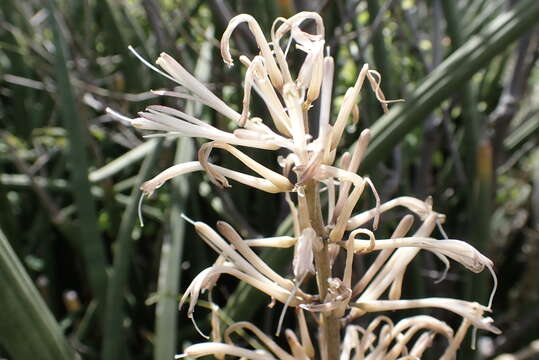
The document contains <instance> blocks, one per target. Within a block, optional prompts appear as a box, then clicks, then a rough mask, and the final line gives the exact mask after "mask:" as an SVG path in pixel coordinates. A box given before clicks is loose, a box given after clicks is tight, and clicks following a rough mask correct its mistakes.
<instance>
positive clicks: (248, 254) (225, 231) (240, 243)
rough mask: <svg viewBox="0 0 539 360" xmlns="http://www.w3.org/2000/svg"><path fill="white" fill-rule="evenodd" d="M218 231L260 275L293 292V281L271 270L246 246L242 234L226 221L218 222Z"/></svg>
mask: <svg viewBox="0 0 539 360" xmlns="http://www.w3.org/2000/svg"><path fill="white" fill-rule="evenodd" d="M217 229H218V230H219V232H220V233H221V234H222V235H223V236H224V237H226V238H227V240H228V241H230V242H231V243H232V245H234V247H235V248H236V249H237V251H239V253H240V254H241V255H242V256H243V257H244V258H245V259H246V260H247V261H248V262H249V263H250V264H251V265H253V267H254V268H255V269H257V270H258V271H259V272H260V273H262V274H263V275H264V276H266V277H267V278H268V279H270V280H272V281H274V282H276V283H277V284H279V285H280V286H282V287H284V288H286V289H288V290H292V288H293V287H294V284H293V283H292V281H290V280H287V279H285V278H283V277H282V276H280V275H279V274H277V273H276V272H275V271H273V269H271V268H270V267H269V266H268V265H267V264H266V263H265V262H264V260H262V259H261V258H260V257H259V256H258V255H257V254H256V253H255V252H254V251H253V250H251V248H250V247H249V246H248V245H247V244H246V242H245V241H244V240H243V239H242V238H241V236H240V234H238V232H237V231H236V230H234V228H233V227H232V226H230V225H229V224H227V223H226V222H224V221H218V222H217Z"/></svg>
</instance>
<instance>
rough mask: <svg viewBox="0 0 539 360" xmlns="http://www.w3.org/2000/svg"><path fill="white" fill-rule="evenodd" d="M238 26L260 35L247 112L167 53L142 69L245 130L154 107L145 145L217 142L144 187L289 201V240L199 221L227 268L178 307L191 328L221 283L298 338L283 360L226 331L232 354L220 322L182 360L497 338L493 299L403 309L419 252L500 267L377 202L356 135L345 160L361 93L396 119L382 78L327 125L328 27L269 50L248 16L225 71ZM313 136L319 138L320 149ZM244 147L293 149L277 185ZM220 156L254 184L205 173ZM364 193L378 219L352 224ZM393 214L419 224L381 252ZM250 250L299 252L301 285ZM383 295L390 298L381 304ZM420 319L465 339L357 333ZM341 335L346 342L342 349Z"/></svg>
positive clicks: (403, 327)
mask: <svg viewBox="0 0 539 360" xmlns="http://www.w3.org/2000/svg"><path fill="white" fill-rule="evenodd" d="M308 21H312V22H314V26H313V28H314V29H315V30H314V33H309V32H307V31H305V30H304V29H303V28H302V26H303V24H304V23H306V22H308ZM242 22H246V23H247V24H248V26H249V29H250V30H251V32H252V33H253V35H254V37H255V40H256V43H257V44H258V47H259V49H260V55H257V56H255V57H254V58H252V59H249V58H247V57H246V56H241V57H240V61H241V63H242V64H243V65H245V66H246V67H247V71H246V75H245V84H244V97H243V109H242V111H241V113H238V112H237V111H235V110H233V109H232V108H231V107H229V106H228V105H227V104H226V103H224V102H223V101H222V100H220V99H219V98H218V97H217V96H216V95H214V94H213V93H212V92H211V91H210V90H209V89H207V88H206V87H205V86H204V84H202V83H201V82H200V81H198V80H197V79H196V78H194V77H193V76H192V75H191V74H190V73H189V72H187V71H186V70H185V69H184V68H183V67H182V66H181V65H180V64H179V63H177V62H176V61H175V60H174V59H173V58H172V57H170V56H169V55H167V54H161V56H160V57H159V59H158V60H157V64H158V65H159V66H161V68H162V69H163V70H164V71H165V72H162V71H161V70H159V69H157V68H156V67H154V66H153V65H151V64H149V63H147V62H146V61H145V60H144V59H142V58H141V60H142V61H144V62H145V63H146V64H147V65H148V66H150V67H151V68H152V69H154V70H156V71H158V72H159V73H161V74H162V75H164V76H166V77H167V78H169V79H170V80H172V81H174V82H176V83H178V84H179V85H180V86H182V87H183V88H184V89H186V90H188V91H189V93H184V92H172V91H158V92H156V93H158V94H160V95H164V96H172V97H176V98H183V99H187V100H190V101H196V102H200V103H202V104H205V105H207V106H209V107H211V108H212V109H214V110H215V111H217V112H218V113H220V114H221V115H222V116H224V117H226V118H228V119H230V120H231V121H232V122H234V123H235V124H237V129H236V130H234V131H233V132H226V131H223V130H219V129H217V128H215V127H213V126H212V125H210V124H208V123H206V122H204V121H201V120H199V119H197V118H195V117H193V116H191V115H188V114H186V113H184V112H182V111H180V110H177V109H173V108H170V107H165V106H150V107H148V108H147V109H146V111H144V112H141V113H139V117H138V118H136V119H133V120H130V122H131V124H132V125H133V126H135V127H138V128H140V129H143V130H155V131H157V133H155V134H152V135H147V136H165V137H173V136H188V137H201V138H206V139H209V140H211V141H209V142H207V143H205V144H204V145H202V146H201V148H200V150H199V153H198V161H191V162H187V163H183V164H178V165H175V166H172V167H171V168H169V169H166V170H165V171H163V172H162V173H160V174H159V175H157V176H156V177H155V178H153V179H151V180H149V181H147V182H145V183H144V184H143V185H142V186H141V189H142V190H143V192H144V193H145V194H146V195H151V194H152V193H153V192H154V191H155V190H156V189H157V188H158V187H160V186H161V185H162V184H163V183H164V182H166V181H167V180H169V179H170V178H172V177H175V176H179V175H182V174H186V173H189V172H193V171H205V172H206V174H207V175H208V177H209V179H210V181H211V182H213V183H214V184H215V185H217V186H220V187H229V186H230V183H229V180H230V179H232V180H234V181H237V182H240V183H242V184H244V185H248V186H251V187H254V188H257V189H259V190H262V191H266V192H270V193H284V194H285V197H286V200H287V202H288V204H289V206H290V211H291V215H292V217H293V221H294V234H293V236H282V237H273V238H265V239H247V240H246V239H243V238H242V237H241V236H240V235H239V234H238V233H237V232H236V230H235V229H234V228H233V227H232V226H230V225H229V224H227V223H225V222H219V223H217V226H216V229H217V231H216V230H214V229H213V228H211V227H210V226H208V225H206V224H205V223H203V222H200V221H191V223H192V224H193V225H194V227H195V229H196V231H197V233H198V234H199V235H200V237H201V238H202V239H203V240H204V241H205V242H206V243H207V244H208V245H209V246H210V247H211V248H212V249H213V250H215V252H216V253H217V254H218V255H219V256H218V258H217V260H216V261H215V263H214V265H213V266H211V267H210V268H207V269H205V270H204V271H202V272H201V273H200V274H199V275H198V276H197V277H196V278H195V279H194V280H193V281H192V282H191V285H190V286H189V287H188V289H187V290H186V291H185V293H184V294H183V296H182V299H181V302H180V307H181V306H182V305H183V304H184V302H185V301H187V300H188V299H189V301H190V306H189V310H188V316H189V317H190V318H192V317H193V312H194V309H195V305H196V302H197V300H198V298H199V296H200V294H201V293H202V292H204V291H208V290H211V289H212V288H213V287H214V286H215V284H216V282H217V281H218V278H219V277H220V275H222V274H228V275H232V276H234V277H236V278H238V279H240V280H241V281H245V282H246V283H248V284H250V285H251V286H253V287H256V288H257V289H259V290H260V291H263V292H265V293H266V294H268V295H269V296H270V297H271V298H272V299H273V300H275V301H279V302H281V303H283V304H284V305H285V306H284V308H285V310H286V308H288V307H292V308H294V309H295V312H294V313H295V315H296V318H297V322H298V330H297V332H298V333H297V334H296V333H294V332H293V331H292V330H290V329H287V330H286V331H285V336H286V339H287V341H288V344H289V347H290V349H289V350H288V351H286V350H284V349H283V348H281V347H280V346H279V345H277V344H276V343H275V342H274V341H273V340H272V339H271V338H270V337H269V336H268V335H267V334H264V333H263V332H262V331H260V330H259V329H258V328H256V327H255V326H254V325H253V324H251V323H248V322H239V323H236V324H234V325H232V326H231V327H229V328H228V329H226V330H225V331H224V339H225V341H224V342H223V341H222V338H223V336H222V335H223V334H221V331H220V329H219V321H212V324H213V327H214V329H213V331H212V338H213V340H214V341H212V342H206V343H200V344H196V345H192V346H189V347H188V348H186V349H185V350H184V354H183V355H181V356H180V357H182V356H190V357H199V356H203V355H208V354H213V355H215V356H216V357H218V358H223V356H224V355H233V356H238V357H244V358H250V359H272V358H279V359H310V358H314V357H316V356H319V357H321V358H323V359H333V358H337V357H339V358H340V359H349V358H351V356H352V354H355V358H357V359H363V358H367V359H372V360H374V359H417V358H421V356H422V354H423V353H424V351H425V350H426V349H427V348H428V347H429V346H430V344H431V342H432V340H433V338H434V337H435V336H436V335H440V336H442V337H444V338H446V339H447V344H448V346H447V350H446V351H445V353H444V354H443V356H442V359H451V358H454V356H455V353H456V351H457V349H458V348H459V346H460V344H461V342H462V339H463V337H464V335H465V334H466V332H467V330H468V328H469V327H470V326H473V327H476V328H480V329H484V330H487V331H491V332H494V333H498V332H499V330H498V329H497V328H495V327H494V326H493V325H492V319H490V318H488V317H485V316H484V314H485V313H486V312H489V311H490V308H491V303H492V296H491V299H490V301H489V304H488V306H482V305H480V304H478V303H473V302H466V301H462V300H456V299H447V298H426V299H418V300H401V299H400V298H401V293H402V284H403V279H404V275H405V273H406V268H407V266H408V265H409V264H410V262H411V261H412V260H413V259H414V257H415V256H416V255H417V254H418V252H419V251H420V250H422V249H425V250H428V251H430V252H432V253H434V254H435V255H437V256H438V257H439V258H440V259H441V260H442V261H443V262H444V264H446V266H449V260H448V259H447V258H448V257H449V258H451V259H452V260H454V261H457V262H459V263H461V264H462V265H463V266H464V267H466V268H467V269H469V270H471V271H473V272H480V271H482V270H483V269H484V267H485V266H486V267H487V268H488V269H489V270H490V271H491V273H492V274H493V275H494V272H493V270H492V266H493V264H492V262H491V261H490V260H489V259H488V258H486V257H485V256H484V255H482V254H480V253H479V252H478V251H477V250H476V249H474V248H473V247H472V246H470V245H469V244H467V243H465V242H463V241H460V240H450V239H443V240H437V239H435V238H433V237H432V233H433V231H434V230H435V229H436V227H440V228H441V224H442V223H443V221H444V219H445V218H444V216H443V215H441V214H439V213H436V212H435V211H434V210H433V208H432V203H431V200H429V199H427V200H426V201H421V200H418V199H415V198H412V197H399V198H395V199H393V200H390V201H387V202H385V203H380V199H379V196H378V194H377V192H376V190H375V188H374V185H373V183H372V182H371V180H370V179H369V178H367V177H362V176H360V175H358V174H357V171H358V169H359V167H360V165H361V161H362V158H363V155H364V154H365V151H366V149H367V146H368V142H369V137H370V132H369V130H364V131H363V132H362V133H361V134H360V136H359V138H358V139H357V141H356V143H355V145H354V148H353V150H352V152H351V154H350V153H348V152H344V153H343V154H342V155H341V156H340V159H339V160H338V161H336V159H337V156H338V154H339V153H338V151H337V149H338V145H339V143H340V142H341V139H342V137H343V132H344V129H345V127H346V124H347V123H348V122H349V120H350V117H352V118H354V119H356V118H357V116H358V115H357V114H358V100H359V96H360V91H361V89H362V87H363V84H364V82H365V80H367V81H368V83H369V84H370V87H371V88H372V90H373V91H374V93H375V95H376V97H377V99H378V100H379V101H380V103H381V105H382V108H383V109H384V111H387V104H388V103H390V101H387V100H386V99H385V97H384V94H383V92H382V90H381V89H380V74H378V73H377V72H376V71H374V70H370V69H369V66H368V65H366V64H365V65H364V66H363V67H362V69H361V71H360V73H359V76H358V78H357V81H356V83H355V85H354V86H353V87H352V88H349V89H348V90H347V91H346V93H345V95H344V99H343V102H342V105H341V107H340V109H339V112H338V114H337V116H336V118H335V120H334V121H332V120H331V119H332V117H331V98H332V87H333V77H334V63H333V58H332V57H331V56H329V55H325V56H324V52H325V51H326V49H325V42H324V25H323V22H322V19H321V17H320V16H319V15H318V14H316V13H311V12H302V13H299V14H297V15H294V16H292V17H291V18H289V19H284V18H279V19H277V20H276V21H275V23H274V25H273V27H272V29H271V42H268V41H267V40H266V38H265V37H264V35H263V32H262V30H261V29H260V26H259V25H258V23H257V22H256V20H255V19H254V18H253V17H251V16H250V15H245V14H244V15H239V16H237V17H235V18H233V19H232V20H231V21H230V24H229V26H228V28H227V29H226V31H225V33H224V35H223V38H222V40H221V53H222V56H223V59H224V61H225V63H227V64H228V65H232V62H233V61H232V56H231V54H230V51H229V40H230V36H231V34H232V32H233V31H234V29H235V28H236V26H237V25H238V24H240V23H242ZM285 37H288V45H287V46H286V48H285V50H283V48H281V44H280V41H281V40H282V39H283V38H285ZM291 44H294V45H295V48H296V49H299V50H300V51H302V52H304V53H305V54H306V56H305V57H304V61H303V64H302V65H301V67H300V69H299V72H298V74H297V76H296V79H295V80H294V79H293V76H292V72H291V71H290V70H289V68H288V64H287V60H286V55H287V53H288V52H289V49H290V47H291V46H292V45H291ZM327 53H329V51H327ZM135 54H136V53H135ZM136 55H137V56H138V54H136ZM253 89H254V90H255V91H256V92H257V93H258V95H259V96H260V97H261V98H262V100H263V101H264V103H265V104H266V106H267V109H268V112H269V115H270V116H269V117H270V119H271V123H270V121H269V120H264V121H263V120H261V119H260V118H256V117H251V116H250V113H249V103H250V99H251V92H252V90H253ZM315 101H319V103H320V106H319V107H318V108H319V109H320V110H319V114H317V115H318V116H317V117H316V118H317V119H318V122H317V125H316V126H317V127H318V128H317V129H316V131H313V130H315V129H312V128H313V126H314V123H312V122H310V120H309V115H310V113H311V112H312V110H311V108H312V104H313V102H315ZM110 112H111V113H112V114H113V115H117V114H115V113H114V112H113V111H110ZM313 133H314V134H317V136H313V135H312V134H313ZM237 146H239V147H252V148H257V149H264V150H277V149H286V150H287V151H288V155H287V156H286V157H284V158H279V161H278V163H279V165H280V166H281V167H282V173H278V172H275V171H273V170H271V169H269V168H267V167H265V166H263V165H261V164H259V163H258V162H257V161H256V160H254V159H252V158H251V157H249V156H247V155H246V154H245V153H244V152H242V151H241V150H239V149H238V148H237ZM214 149H221V150H224V151H226V152H228V153H230V154H231V155H233V156H234V157H236V158H237V159H238V160H240V161H241V162H242V163H243V164H245V165H246V166H247V167H248V168H250V169H251V170H253V171H254V172H255V173H256V174H257V175H258V176H253V175H249V174H245V173H243V172H240V171H236V170H232V169H227V168H223V167H220V166H218V165H214V164H212V163H210V161H209V160H210V157H209V156H210V153H211V151H212V150H214ZM337 164H338V165H337ZM321 185H322V186H323V187H324V188H325V189H326V190H327V201H328V204H327V206H325V210H326V211H327V214H326V216H325V219H326V220H324V216H323V215H322V205H321V201H320V196H319V193H320V187H321ZM365 187H368V188H370V189H371V192H372V193H373V195H374V198H375V199H376V206H375V207H374V208H373V209H371V210H368V211H364V212H361V213H359V214H355V215H354V214H353V211H354V208H355V206H356V204H357V202H358V200H359V198H360V197H361V195H362V194H363V192H364V190H365ZM293 193H295V194H296V195H295V196H294V197H293V196H291V194H293ZM293 198H295V200H294V199H293ZM395 207H404V208H406V209H408V210H409V211H410V212H411V213H413V214H415V215H416V217H414V216H412V215H406V216H404V217H403V218H402V219H401V221H400V223H399V224H398V226H397V227H396V228H395V230H394V232H393V234H392V236H391V238H389V239H377V238H376V234H375V231H376V229H377V227H378V223H379V218H380V216H381V214H383V213H384V212H386V211H390V210H392V209H393V208H395ZM415 218H418V219H419V221H421V225H420V226H419V227H418V228H417V230H416V231H415V233H413V234H411V235H408V233H409V232H410V230H411V228H412V225H413V222H414V219H415ZM189 221H190V220H189ZM371 221H372V226H371V228H370V229H368V228H367V227H366V224H367V223H370V222H371ZM442 233H443V231H442ZM443 234H445V233H443ZM252 247H279V248H283V247H295V251H294V258H293V259H292V260H291V262H292V264H293V276H294V277H293V280H290V279H287V278H285V277H283V276H282V275H280V274H278V273H276V272H275V271H274V270H273V269H271V268H270V267H269V266H268V265H267V264H266V263H264V261H263V260H262V259H261V258H260V257H259V256H258V255H257V254H256V252H255V251H253V250H252ZM340 251H345V252H346V257H345V258H346V260H345V266H344V273H342V274H337V273H336V272H335V271H333V268H332V267H333V263H334V261H335V259H336V256H337V255H338V253H339V252H340ZM374 251H376V252H378V255H377V257H376V259H375V260H374V261H373V263H372V264H371V265H370V267H369V268H368V269H367V270H366V272H365V273H364V274H356V276H354V278H358V280H356V281H354V282H352V278H353V277H352V269H353V261H354V257H355V255H357V254H362V253H367V252H374ZM313 274H314V276H315V277H316V282H317V285H318V293H316V294H309V293H307V292H306V291H305V290H303V289H302V286H303V285H305V284H306V282H307V280H308V279H309V278H310V277H312V275H313ZM386 293H387V297H388V299H387V300H382V299H381V297H382V296H383V295H384V294H386ZM422 307H431V308H432V307H435V308H442V309H445V310H449V311H452V312H453V313H455V314H458V315H460V316H461V317H462V318H463V320H462V324H461V327H460V328H459V330H458V331H457V332H456V333H454V332H453V330H452V329H451V328H450V327H449V326H448V325H447V324H445V323H444V322H442V321H440V320H437V319H435V318H432V317H430V316H414V317H409V318H406V319H404V320H401V321H399V322H397V323H396V324H394V323H393V321H392V320H391V319H389V318H388V317H386V316H383V315H381V316H378V317H375V318H374V320H373V321H372V322H370V324H369V325H368V326H367V327H366V328H363V327H361V326H358V325H354V324H353V323H352V321H353V320H354V319H357V318H358V317H361V316H363V315H364V314H366V313H378V312H388V311H391V310H401V309H413V308H422ZM304 312H311V313H313V314H314V316H315V317H316V318H317V321H316V322H314V324H311V328H309V324H308V322H307V321H306V319H305V314H304ZM212 313H213V314H214V320H215V316H217V315H216V314H217V313H218V310H216V309H214V311H212ZM283 316H284V312H283V314H282V316H281V320H280V321H279V324H276V329H277V332H279V330H280V327H281V323H282V317H283ZM313 325H314V326H313ZM316 327H319V329H318V334H317V335H318V336H317V337H316V338H315V339H316V341H313V338H311V335H312V334H314V333H315V332H316V330H317V329H316ZM240 329H242V330H249V331H250V332H251V333H252V334H253V336H254V337H256V338H258V340H259V341H260V342H261V343H262V344H263V345H264V349H256V350H254V349H246V348H243V347H241V346H237V345H235V344H234V343H233V342H232V340H231V336H230V335H231V334H232V333H233V332H235V331H237V330H240ZM341 333H342V334H344V337H343V340H342V342H341V340H340V339H341ZM313 343H314V344H315V345H313ZM317 354H318V355H317Z"/></svg>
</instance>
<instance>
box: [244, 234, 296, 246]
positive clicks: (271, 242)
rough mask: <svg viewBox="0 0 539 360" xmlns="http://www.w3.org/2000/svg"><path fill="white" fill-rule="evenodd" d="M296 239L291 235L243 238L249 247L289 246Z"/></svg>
mask: <svg viewBox="0 0 539 360" xmlns="http://www.w3.org/2000/svg"><path fill="white" fill-rule="evenodd" d="M297 240H298V239H297V238H295V237H292V236H275V237H267V238H262V239H245V240H244V241H245V243H246V244H247V245H248V246H250V247H273V248H290V247H292V246H294V245H295V244H296V242H297Z"/></svg>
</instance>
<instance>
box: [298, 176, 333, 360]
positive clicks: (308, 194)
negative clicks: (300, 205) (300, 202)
mask: <svg viewBox="0 0 539 360" xmlns="http://www.w3.org/2000/svg"><path fill="white" fill-rule="evenodd" d="M319 193H320V192H319V187H318V184H317V183H315V182H314V181H311V182H309V183H308V184H307V185H306V186H305V200H306V203H307V210H308V213H309V214H308V215H309V223H310V226H311V227H312V228H313V229H314V230H315V231H316V234H317V235H318V237H319V238H321V239H322V244H323V246H322V248H321V249H320V250H316V249H314V262H315V268H316V282H317V284H318V292H319V294H320V301H321V302H323V301H324V299H325V297H326V295H327V293H328V279H329V278H330V277H331V266H330V259H329V252H328V237H327V233H326V230H325V228H324V221H323V219H322V209H321V206H320V196H319ZM320 327H321V337H322V343H324V344H326V348H325V351H326V354H325V356H323V359H329V360H333V359H337V358H338V357H339V354H340V344H341V331H340V330H341V329H340V323H339V319H338V318H337V317H336V316H335V315H334V314H333V313H332V312H326V313H322V315H321V319H320Z"/></svg>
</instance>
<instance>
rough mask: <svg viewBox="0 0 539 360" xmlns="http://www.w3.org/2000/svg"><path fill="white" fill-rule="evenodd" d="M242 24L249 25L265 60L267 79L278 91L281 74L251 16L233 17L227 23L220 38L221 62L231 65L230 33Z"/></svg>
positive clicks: (281, 83) (281, 84)
mask: <svg viewBox="0 0 539 360" xmlns="http://www.w3.org/2000/svg"><path fill="white" fill-rule="evenodd" d="M242 22H246V23H247V24H248V25H249V29H250V30H251V33H252V34H253V35H254V37H255V40H256V43H257V45H258V47H259V49H260V52H261V53H262V56H263V57H264V59H265V60H266V65H267V67H268V73H269V77H270V79H271V83H272V84H273V86H274V87H276V88H277V89H280V88H281V87H282V86H283V77H282V75H281V72H280V71H279V68H278V67H277V63H276V62H275V59H274V58H273V55H272V53H271V49H270V47H269V44H268V42H267V40H266V38H265V37H264V33H263V32H262V29H261V28H260V25H258V22H257V21H256V20H255V19H254V18H253V17H252V16H251V15H247V14H240V15H237V16H235V17H233V18H232V19H231V20H230V21H229V23H228V26H227V28H226V30H225V32H224V33H223V37H222V38H221V56H222V57H223V60H224V62H225V63H227V64H228V65H230V66H232V65H233V60H232V56H231V55H230V46H229V43H230V36H231V35H232V32H233V31H234V29H236V27H237V26H238V25H239V24H241V23H242Z"/></svg>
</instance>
